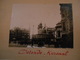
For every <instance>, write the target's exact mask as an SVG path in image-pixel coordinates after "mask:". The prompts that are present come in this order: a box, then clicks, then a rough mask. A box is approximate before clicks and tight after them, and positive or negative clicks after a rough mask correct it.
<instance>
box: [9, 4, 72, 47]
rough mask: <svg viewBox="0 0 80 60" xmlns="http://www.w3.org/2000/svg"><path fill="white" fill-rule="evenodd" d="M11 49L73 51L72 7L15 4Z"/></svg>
mask: <svg viewBox="0 0 80 60" xmlns="http://www.w3.org/2000/svg"><path fill="white" fill-rule="evenodd" d="M9 47H26V48H73V16H72V4H70V3H69V4H68V3H63V4H14V5H13V8H12V16H11V25H10V33H9Z"/></svg>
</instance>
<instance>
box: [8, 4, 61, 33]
mask: <svg viewBox="0 0 80 60" xmlns="http://www.w3.org/2000/svg"><path fill="white" fill-rule="evenodd" d="M60 20H61V15H60V6H59V4H14V5H13V8H12V17H11V26H10V29H13V28H14V27H20V28H25V29H29V28H30V33H31V34H33V33H34V34H36V33H37V27H38V24H40V23H41V22H42V23H43V25H45V24H46V26H47V27H52V28H53V27H55V25H56V24H57V23H58V22H59V21H60ZM33 26H34V28H33Z"/></svg>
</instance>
